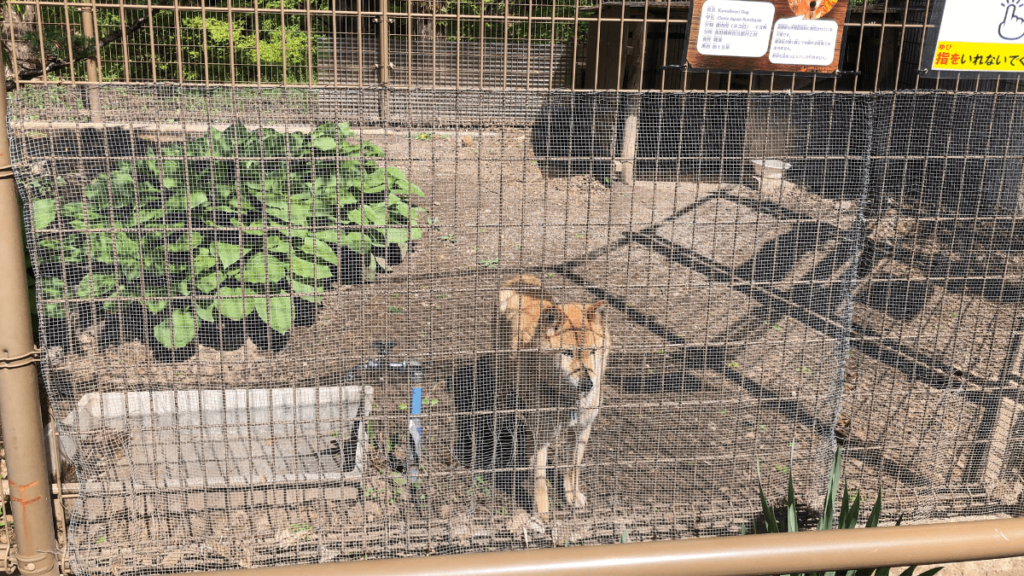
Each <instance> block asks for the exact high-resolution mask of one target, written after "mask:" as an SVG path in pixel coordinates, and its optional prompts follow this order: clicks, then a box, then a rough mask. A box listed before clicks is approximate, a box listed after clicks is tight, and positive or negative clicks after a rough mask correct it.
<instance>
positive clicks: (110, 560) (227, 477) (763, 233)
mask: <svg viewBox="0 0 1024 576" xmlns="http://www.w3.org/2000/svg"><path fill="white" fill-rule="evenodd" d="M88 98H89V95H88V92H86V91H83V90H79V89H77V88H76V87H67V86H39V87H26V88H24V89H22V90H19V91H18V92H17V93H15V94H14V96H13V97H12V101H11V105H10V118H9V122H10V130H11V136H12V144H13V148H12V155H13V157H14V158H13V159H14V166H15V171H16V176H17V180H18V183H19V190H20V192H21V194H22V196H23V198H24V200H25V203H26V206H27V207H28V208H29V209H28V210H27V213H26V225H27V229H28V230H30V233H29V234H28V239H29V245H30V253H31V255H32V262H33V266H34V270H35V273H36V293H37V299H38V300H37V301H38V312H39V315H40V324H41V329H40V334H41V338H42V342H41V348H42V349H43V350H44V354H43V356H44V360H43V369H44V374H45V380H46V384H47V391H48V395H49V399H50V403H51V405H52V407H53V411H54V414H55V419H56V421H57V427H58V429H59V431H60V442H61V446H62V448H63V452H64V454H65V457H66V458H68V459H69V460H70V461H71V462H72V463H73V464H74V478H72V479H71V480H74V482H75V484H76V485H77V489H78V497H77V502H76V503H75V507H74V510H73V513H72V515H71V525H70V529H69V531H68V534H67V541H66V546H67V550H68V553H69V556H68V557H69V559H70V563H71V566H72V568H73V569H74V570H75V572H76V573H83V574H85V573H108V572H111V571H113V572H117V573H122V574H123V573H173V572H185V571H191V570H196V569H212V568H230V567H239V566H240V567H250V566H265V565H275V564H282V563H295V562H304V563H308V562H324V561H340V560H345V559H360V558H385V557H395V556H413V555H423V554H434V553H461V552H469V551H488V550H504V549H518V548H532V547H550V546H566V545H577V544H593V543H618V542H630V541H643V540H653V539H664V538H686V537H692V536H721V535H728V534H737V533H739V532H740V531H741V530H743V529H744V528H746V529H748V530H749V529H750V527H751V526H753V524H754V523H755V522H757V514H758V512H759V510H760V504H759V502H758V501H757V493H756V478H757V473H756V465H757V464H758V463H759V465H760V469H761V474H762V476H763V477H764V480H765V483H766V488H767V490H768V493H769V497H770V498H772V499H778V498H779V497H781V496H782V495H783V494H784V492H785V487H786V484H785V482H786V479H787V477H788V474H789V473H790V472H792V473H793V474H794V478H795V481H796V485H797V492H798V494H801V495H804V498H805V502H803V503H802V506H803V513H804V514H806V515H807V516H808V518H813V515H814V510H816V509H820V505H821V500H822V498H823V491H824V490H823V489H824V484H825V479H826V476H827V473H828V469H829V465H830V464H831V458H832V454H833V451H834V449H835V447H836V445H837V443H840V444H843V445H844V446H845V451H846V452H845V453H846V455H847V457H848V458H847V460H846V469H845V475H846V477H847V479H848V480H849V481H850V483H851V486H853V487H856V488H860V489H862V490H863V491H864V492H865V495H867V496H868V497H873V494H874V493H875V491H876V490H878V489H880V488H881V489H883V490H884V492H885V494H886V497H885V500H884V503H885V517H886V518H887V519H889V520H890V521H891V520H894V519H895V518H896V517H897V516H898V515H900V514H903V515H904V516H905V517H906V518H907V519H908V520H923V519H928V518H948V517H954V516H977V515H985V514H1012V515H1019V504H1018V498H1019V495H1020V493H1021V487H1022V483H1021V477H1020V464H1021V462H1020V459H1021V455H1022V452H1021V446H1020V442H1019V438H1020V437H1021V434H1020V430H1019V429H1020V423H1019V422H1018V420H1019V413H1020V409H1019V406H1018V402H1019V399H1018V397H1017V390H1018V388H1019V385H1020V380H1021V375H1020V373H1021V359H1020V356H1021V353H1022V349H1021V347H1020V341H1021V330H1022V323H1024V310H1022V307H1021V297H1022V294H1024V292H1022V288H1021V287H1022V283H1024V254H1022V253H1021V250H1022V249H1024V246H1022V245H1021V242H1020V238H1022V236H1021V234H1020V232H1019V228H1020V226H1021V224H1022V219H1024V197H1022V192H1021V190H1022V188H1021V168H1020V162H1021V151H1020V150H1019V149H1018V148H1017V147H1018V143H1017V142H1015V141H1014V140H1013V139H1012V138H1010V137H1009V135H1010V134H1013V133H1015V132H1017V131H1019V130H1020V126H1019V124H1020V122H1021V120H1020V114H1019V112H1018V106H1019V100H1020V99H1019V98H1018V97H1017V96H1015V95H1012V94H954V93H936V92H907V93H898V94H893V93H888V94H877V95H876V94H861V95H854V94H840V93H815V94H798V93H775V94H750V93H748V94H703V93H675V94H669V93H652V92H643V93H640V94H625V93H614V92H606V93H601V92H570V91H549V92H544V91H533V90H530V91H527V90H521V91H514V90H507V91H502V92H495V91H486V90H477V91H474V90H462V91H457V92H453V91H446V90H424V89H415V90H403V89H331V88H313V89H308V88H252V89H249V88H220V87H213V88H211V87H185V86H180V85H174V86H167V85H155V86H154V85H109V86H103V87H102V89H101V90H100V98H99V100H100V104H101V105H100V107H99V108H100V111H101V117H102V119H103V122H102V123H97V122H95V121H94V120H95V119H96V115H95V113H94V111H93V110H91V109H90V107H89V105H88V103H87V101H88ZM58 107H59V108H58ZM633 115H635V116H636V117H637V125H638V132H637V135H636V144H635V146H636V148H635V153H633V154H632V155H630V154H628V153H627V151H626V148H627V145H626V140H627V137H626V136H627V134H626V132H627V131H626V129H625V125H626V122H627V120H628V118H629V117H630V116H633ZM626 156H628V158H627V157H626ZM627 161H629V162H632V163H634V164H635V167H634V170H635V172H636V174H637V180H636V181H635V182H634V183H633V184H632V185H628V186H627V185H624V184H622V183H621V182H620V181H619V180H618V177H617V176H616V174H617V172H619V171H620V169H617V167H618V168H621V165H622V164H624V163H625V162H627ZM517 279H518V282H517ZM510 282H511V284H509V283H510ZM535 283H540V284H542V285H543V290H541V289H538V288H537V287H536V286H535Z"/></svg>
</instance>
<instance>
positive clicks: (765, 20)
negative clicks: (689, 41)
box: [697, 0, 775, 58]
mask: <svg viewBox="0 0 1024 576" xmlns="http://www.w3.org/2000/svg"><path fill="white" fill-rule="evenodd" d="M774 17H775V6H773V5H772V4H771V3H769V2H745V1H738V0H710V1H709V2H707V3H705V4H704V11H703V14H702V15H701V20H700V30H699V31H698V33H697V51H698V52H700V53H701V54H705V55H709V56H741V57H748V58H756V57H758V56H763V55H764V53H765V52H767V51H768V40H769V38H770V36H771V25H772V19H773V18H774Z"/></svg>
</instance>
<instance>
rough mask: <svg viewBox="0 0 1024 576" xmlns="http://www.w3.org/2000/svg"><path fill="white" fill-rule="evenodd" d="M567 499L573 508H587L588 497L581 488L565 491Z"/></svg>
mask: <svg viewBox="0 0 1024 576" xmlns="http://www.w3.org/2000/svg"><path fill="white" fill-rule="evenodd" d="M565 501H566V502H568V503H569V505H570V506H572V507H573V508H585V507H586V505H587V497H586V496H584V494H583V492H581V491H579V490H569V491H568V492H566V493H565Z"/></svg>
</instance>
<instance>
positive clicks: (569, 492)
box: [564, 426, 591, 508]
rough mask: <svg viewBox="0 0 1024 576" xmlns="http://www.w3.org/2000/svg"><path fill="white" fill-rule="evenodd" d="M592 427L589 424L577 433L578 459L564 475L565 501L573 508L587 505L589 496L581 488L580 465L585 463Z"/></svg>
mask: <svg viewBox="0 0 1024 576" xmlns="http://www.w3.org/2000/svg"><path fill="white" fill-rule="evenodd" d="M590 428H591V427H590V426H587V427H586V428H584V429H583V430H582V431H581V432H578V433H577V434H576V459H575V461H574V462H573V465H572V467H570V468H569V470H567V471H566V473H565V476H564V480H565V501H566V502H568V503H569V505H570V506H572V507H573V508H583V507H584V506H586V505H587V497H586V496H584V495H583V491H582V490H580V465H581V464H583V452H584V451H586V449H587V442H589V441H590Z"/></svg>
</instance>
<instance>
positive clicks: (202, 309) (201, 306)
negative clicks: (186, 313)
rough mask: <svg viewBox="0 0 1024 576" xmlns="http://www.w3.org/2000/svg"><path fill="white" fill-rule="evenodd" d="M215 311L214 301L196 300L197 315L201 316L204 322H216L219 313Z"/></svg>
mask: <svg viewBox="0 0 1024 576" xmlns="http://www.w3.org/2000/svg"><path fill="white" fill-rule="evenodd" d="M215 312H216V311H215V310H214V303H213V302H206V303H200V302H196V316H199V318H200V319H202V320H203V321H204V322H216V321H217V315H216V313H215Z"/></svg>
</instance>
